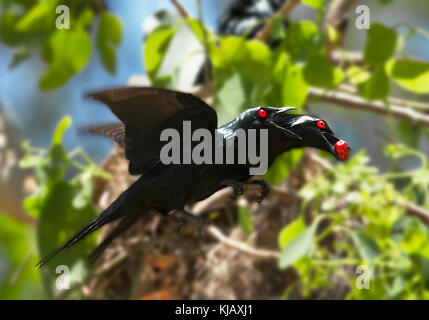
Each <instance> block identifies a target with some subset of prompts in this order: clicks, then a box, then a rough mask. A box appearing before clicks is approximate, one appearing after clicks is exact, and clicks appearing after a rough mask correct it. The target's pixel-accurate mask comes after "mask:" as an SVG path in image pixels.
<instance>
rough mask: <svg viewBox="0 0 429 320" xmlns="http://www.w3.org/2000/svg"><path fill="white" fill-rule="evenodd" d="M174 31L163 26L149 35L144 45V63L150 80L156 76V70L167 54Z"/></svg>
mask: <svg viewBox="0 0 429 320" xmlns="http://www.w3.org/2000/svg"><path fill="white" fill-rule="evenodd" d="M174 32H175V29H174V28H171V27H168V26H164V27H160V28H158V29H157V30H155V31H154V32H152V33H151V34H150V36H149V37H148V38H147V40H146V42H145V45H144V62H145V67H146V71H147V73H148V75H149V77H150V79H151V80H154V79H155V78H156V76H157V73H158V69H159V68H160V66H161V63H162V60H163V59H164V56H165V54H166V53H167V50H168V47H169V46H170V41H171V39H172V37H173V35H174Z"/></svg>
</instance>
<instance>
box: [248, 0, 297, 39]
mask: <svg viewBox="0 0 429 320" xmlns="http://www.w3.org/2000/svg"><path fill="white" fill-rule="evenodd" d="M300 1H301V0H288V1H286V3H285V4H284V5H283V6H282V7H281V8H280V9H279V10H278V11H277V12H276V13H275V15H274V16H275V17H285V16H287V15H288V14H289V12H290V11H291V10H292V9H293V8H294V7H295V6H296V5H297V4H298V3H299V2H300ZM270 31H271V24H270V23H267V24H265V26H264V27H263V28H262V30H261V31H259V32H258V33H257V34H256V39H258V40H261V41H263V42H267V41H268V39H269V37H270Z"/></svg>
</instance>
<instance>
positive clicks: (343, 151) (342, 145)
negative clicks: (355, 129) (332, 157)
mask: <svg viewBox="0 0 429 320" xmlns="http://www.w3.org/2000/svg"><path fill="white" fill-rule="evenodd" d="M334 149H335V152H336V153H337V155H338V158H340V161H346V160H347V159H348V158H349V147H348V145H347V142H345V141H344V140H338V141H337V142H336V143H335V146H334Z"/></svg>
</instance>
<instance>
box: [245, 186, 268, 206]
mask: <svg viewBox="0 0 429 320" xmlns="http://www.w3.org/2000/svg"><path fill="white" fill-rule="evenodd" d="M248 184H254V185H258V186H261V188H262V191H261V194H260V195H259V197H257V198H256V202H257V203H259V204H260V203H261V202H262V200H264V199H265V197H266V196H267V195H268V193H270V190H271V187H270V186H269V185H268V184H267V183H266V182H265V181H264V180H253V181H250V182H249V183H248Z"/></svg>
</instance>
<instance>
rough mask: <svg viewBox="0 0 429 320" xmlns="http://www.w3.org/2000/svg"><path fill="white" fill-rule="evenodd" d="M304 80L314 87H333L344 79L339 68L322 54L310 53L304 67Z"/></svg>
mask: <svg viewBox="0 0 429 320" xmlns="http://www.w3.org/2000/svg"><path fill="white" fill-rule="evenodd" d="M304 79H305V81H306V82H307V83H308V84H310V85H313V86H316V87H328V88H331V87H334V86H335V85H337V84H338V83H340V82H341V81H342V80H343V79H344V74H343V72H342V71H341V69H340V68H337V67H335V66H333V65H332V64H331V62H330V61H329V60H328V59H327V58H326V57H325V55H323V54H314V55H311V56H310V58H309V59H308V62H307V64H306V66H305V67H304Z"/></svg>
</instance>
